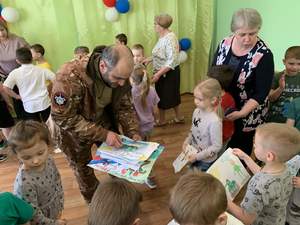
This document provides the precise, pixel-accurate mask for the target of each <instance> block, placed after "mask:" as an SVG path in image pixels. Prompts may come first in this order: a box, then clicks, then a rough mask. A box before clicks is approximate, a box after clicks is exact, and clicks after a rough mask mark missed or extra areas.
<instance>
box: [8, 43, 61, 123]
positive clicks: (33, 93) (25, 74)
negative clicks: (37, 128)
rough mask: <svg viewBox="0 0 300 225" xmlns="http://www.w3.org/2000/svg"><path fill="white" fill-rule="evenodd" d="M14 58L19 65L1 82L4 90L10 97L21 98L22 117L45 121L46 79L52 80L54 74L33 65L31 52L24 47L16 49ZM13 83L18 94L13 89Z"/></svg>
mask: <svg viewBox="0 0 300 225" xmlns="http://www.w3.org/2000/svg"><path fill="white" fill-rule="evenodd" d="M16 58H17V62H18V63H19V64H21V66H20V67H19V68H17V69H14V70H13V71H12V72H10V73H9V75H8V77H7V79H6V80H5V82H4V84H3V86H4V90H5V92H6V93H7V94H8V95H10V96H11V97H13V98H16V99H22V102H23V106H24V109H25V112H24V115H22V116H23V118H22V119H25V120H26V119H33V120H37V121H41V122H42V121H43V122H45V121H47V119H48V117H49V115H50V105H51V100H50V98H49V94H48V89H47V84H46V81H52V80H54V78H55V74H54V73H53V72H51V71H50V70H48V69H44V68H41V67H38V66H35V65H33V64H32V55H31V52H30V50H29V49H28V48H26V47H23V48H19V49H17V51H16ZM15 85H16V86H17V87H18V89H19V95H18V94H16V93H15V92H14V91H13V87H14V86H15Z"/></svg>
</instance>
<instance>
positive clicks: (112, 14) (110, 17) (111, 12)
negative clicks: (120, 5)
mask: <svg viewBox="0 0 300 225" xmlns="http://www.w3.org/2000/svg"><path fill="white" fill-rule="evenodd" d="M105 19H106V20H107V21H109V22H115V21H117V20H118V19H119V13H118V11H117V10H116V8H115V7H111V8H108V9H107V10H106V11H105Z"/></svg>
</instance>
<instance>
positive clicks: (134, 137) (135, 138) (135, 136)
mask: <svg viewBox="0 0 300 225" xmlns="http://www.w3.org/2000/svg"><path fill="white" fill-rule="evenodd" d="M132 139H133V140H134V141H141V140H142V137H141V136H140V135H139V134H134V135H133V136H132Z"/></svg>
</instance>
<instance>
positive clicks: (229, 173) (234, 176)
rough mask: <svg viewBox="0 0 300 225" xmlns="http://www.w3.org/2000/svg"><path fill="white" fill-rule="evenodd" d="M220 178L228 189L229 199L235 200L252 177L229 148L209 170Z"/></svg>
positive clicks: (208, 171)
mask: <svg viewBox="0 0 300 225" xmlns="http://www.w3.org/2000/svg"><path fill="white" fill-rule="evenodd" d="M207 173H210V174H211V175H213V176H214V177H216V178H218V179H219V180H220V181H221V182H222V184H223V185H224V187H225V189H226V194H227V197H228V198H229V199H230V200H233V199H234V198H235V196H236V195H237V194H238V193H239V191H240V190H241V188H242V187H243V186H244V185H245V184H246V183H247V181H248V180H249V179H250V175H249V173H248V172H247V170H246V169H245V167H244V166H243V164H242V163H241V161H240V160H239V158H238V157H237V156H235V155H233V153H232V149H231V148H228V149H227V150H226V151H225V152H224V153H223V154H222V155H221V156H220V158H219V159H218V160H217V161H216V162H214V163H213V165H212V166H211V167H210V168H209V169H208V170H207Z"/></svg>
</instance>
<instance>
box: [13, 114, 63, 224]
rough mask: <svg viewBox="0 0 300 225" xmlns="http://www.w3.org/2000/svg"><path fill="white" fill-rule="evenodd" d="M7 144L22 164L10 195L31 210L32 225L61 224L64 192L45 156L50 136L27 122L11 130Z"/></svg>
mask: <svg viewBox="0 0 300 225" xmlns="http://www.w3.org/2000/svg"><path fill="white" fill-rule="evenodd" d="M8 144H9V146H10V147H11V149H12V150H13V152H14V153H15V154H16V155H17V158H18V159H19V160H20V162H21V163H22V164H21V165H20V168H19V171H18V173H17V176H16V179H15V184H14V193H15V194H16V195H17V196H18V197H20V198H22V199H24V200H25V201H26V202H28V203H30V204H31V205H32V206H33V208H34V209H35V214H34V217H33V219H32V221H31V222H32V224H45V225H52V224H58V225H65V224H66V220H64V219H61V218H60V216H61V212H62V210H63V206H64V193H63V189H62V185H61V179H60V175H59V172H58V170H57V168H56V166H55V163H54V160H53V158H52V157H51V156H49V150H50V149H51V140H50V134H49V131H48V129H47V127H46V126H45V125H44V124H42V123H39V122H37V121H32V120H27V121H21V122H19V123H17V124H16V126H15V127H14V128H13V129H12V131H11V133H10V136H9V139H8Z"/></svg>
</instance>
